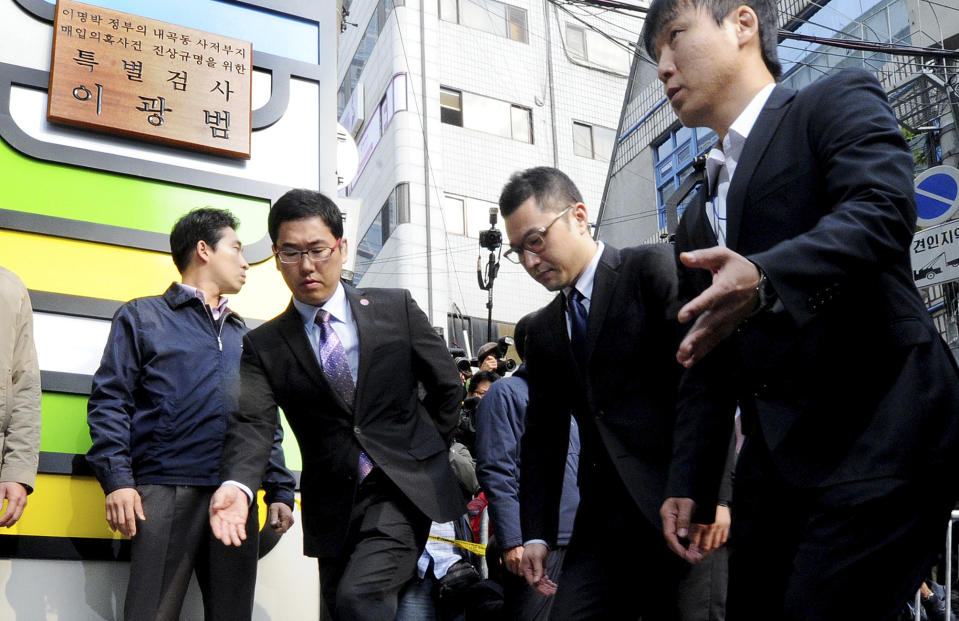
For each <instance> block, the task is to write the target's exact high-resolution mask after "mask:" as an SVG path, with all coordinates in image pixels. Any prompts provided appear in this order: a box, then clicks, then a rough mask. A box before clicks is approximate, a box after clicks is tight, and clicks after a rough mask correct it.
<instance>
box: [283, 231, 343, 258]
mask: <svg viewBox="0 0 959 621" xmlns="http://www.w3.org/2000/svg"><path fill="white" fill-rule="evenodd" d="M341 241H343V238H342V237H341V238H339V239H338V240H336V243H335V244H333V246H332V247H329V248H328V247H325V246H320V247H318V248H310V249H309V250H291V249H283V250H278V251H277V252H274V253H273V254H275V255H276V256H277V258H278V259H279V260H280V263H299V262H300V261H302V260H303V255H306V256H308V257H309V258H310V261H313V262H314V263H319V262H321V261H326V260H327V259H329V258H330V256H332V254H333V251H334V250H336V249H337V248H339V247H340V242H341Z"/></svg>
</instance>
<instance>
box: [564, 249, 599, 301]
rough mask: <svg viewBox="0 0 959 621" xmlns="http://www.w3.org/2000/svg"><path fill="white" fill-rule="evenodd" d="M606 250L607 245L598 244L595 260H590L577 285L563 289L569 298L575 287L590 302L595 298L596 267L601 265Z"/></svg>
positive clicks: (594, 255)
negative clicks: (600, 261)
mask: <svg viewBox="0 0 959 621" xmlns="http://www.w3.org/2000/svg"><path fill="white" fill-rule="evenodd" d="M604 248H606V244H604V243H603V242H597V243H596V252H595V253H594V254H593V258H592V259H590V261H589V264H588V265H587V266H586V269H585V270H583V273H582V274H580V275H579V278H577V279H576V283H575V284H574V285H572V286H570V287H563V293H564V294H566V296H567V297H568V296H569V294H570V292H571V291H572V289H573V287H575V288H576V290H577V291H579V293H580V295H582V296H583V298H585V299H587V300H589V299H591V298H592V297H593V278H595V276H596V267H597V266H598V265H599V260H600V258H601V257H602V256H603V249H604Z"/></svg>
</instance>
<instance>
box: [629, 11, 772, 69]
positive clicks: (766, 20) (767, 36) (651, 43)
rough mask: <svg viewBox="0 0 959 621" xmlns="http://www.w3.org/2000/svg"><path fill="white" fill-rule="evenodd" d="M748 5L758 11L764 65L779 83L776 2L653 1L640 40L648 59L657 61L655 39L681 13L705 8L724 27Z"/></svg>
mask: <svg viewBox="0 0 959 621" xmlns="http://www.w3.org/2000/svg"><path fill="white" fill-rule="evenodd" d="M743 5H746V6H748V7H749V8H751V9H752V10H753V11H755V12H756V17H758V18H759V43H760V48H761V49H762V54H763V62H764V63H766V68H767V69H769V73H771V74H772V75H773V77H774V78H776V79H777V80H778V79H779V76H780V75H782V72H783V67H782V65H781V64H780V63H779V53H778V52H777V51H776V45H777V43H778V37H779V10H778V9H777V7H776V1H775V0H653V2H652V3H651V4H650V5H649V11H648V12H647V13H646V20H645V22H644V23H643V31H642V33H640V35H639V36H640V39H641V40H642V42H643V47H644V48H645V49H646V53H647V54H649V57H650V58H652V59H654V60H655V59H656V57H657V54H656V39H658V38H659V35H660V32H661V31H662V29H663V28H665V27H666V26H667V25H668V24H669V23H670V22H671V21H673V20H674V19H676V16H677V15H679V13H680V11H682V10H683V9H685V8H687V7H691V8H696V9H704V10H706V11H708V12H709V13H711V14H712V16H713V19H715V20H716V23H717V24H722V23H723V20H724V19H726V16H727V15H729V13H730V12H731V11H732V10H733V9H735V8H736V7H739V6H743Z"/></svg>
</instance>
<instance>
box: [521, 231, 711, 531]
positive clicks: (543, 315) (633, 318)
mask: <svg viewBox="0 0 959 621" xmlns="http://www.w3.org/2000/svg"><path fill="white" fill-rule="evenodd" d="M675 300H676V270H675V263H674V258H673V253H672V249H671V248H670V247H669V246H668V245H659V246H642V247H638V248H627V249H624V250H617V249H615V248H612V247H610V246H607V247H606V248H605V250H604V252H603V255H602V257H601V259H600V261H599V264H598V266H597V269H596V276H595V279H594V283H593V294H592V298H591V300H590V310H589V320H588V326H587V345H586V350H587V353H586V360H580V361H577V360H575V359H574V357H573V353H572V350H571V348H570V341H569V336H568V332H567V329H566V317H565V309H564V304H565V298H564V296H563V295H557V296H556V298H555V299H554V300H553V301H552V302H551V303H550V304H549V305H547V306H545V307H544V308H542V309H541V310H540V311H538V312H537V313H536V314H535V315H534V317H533V318H532V319H531V320H530V323H529V327H528V330H527V340H526V365H527V368H528V373H529V391H530V399H529V407H528V409H527V414H526V431H525V433H524V434H523V438H522V443H521V451H522V452H521V463H522V466H521V468H520V479H521V483H520V503H521V509H520V513H521V521H522V525H523V536H524V538H525V539H527V540H528V539H544V540H546V541H548V542H555V537H556V529H557V516H558V507H559V501H560V494H561V492H562V484H563V474H564V467H565V464H566V452H567V447H568V439H569V420H570V418H569V417H570V413H572V414H573V415H575V416H576V420H577V423H578V424H579V430H580V440H581V452H580V459H579V482H580V487H581V498H582V499H583V500H582V501H583V502H585V501H587V499H588V498H589V497H590V493H595V488H596V487H598V486H601V485H602V482H601V481H598V480H597V479H595V478H592V476H593V474H595V473H596V472H597V471H598V472H599V474H600V475H603V474H608V473H609V472H608V470H609V467H610V466H611V467H612V468H614V472H615V473H616V474H614V475H613V476H616V475H618V476H619V477H620V478H621V480H622V481H623V483H624V484H625V487H626V489H627V490H629V494H630V496H631V497H632V500H633V501H634V502H635V503H636V505H637V506H638V507H639V509H640V510H641V511H642V513H643V515H644V516H645V517H646V518H647V519H648V520H649V522H650V524H653V525H655V526H656V527H657V528H658V527H659V524H660V521H659V507H660V505H661V504H662V502H663V490H664V487H665V484H666V474H667V469H668V465H669V461H670V455H671V452H672V429H673V422H674V420H675V406H676V391H677V385H678V381H679V377H680V374H681V373H682V367H681V366H680V365H679V364H678V363H677V362H676V359H675V352H676V345H677V340H676V337H677V330H678V327H677V324H676V319H675V318H676V311H677V309H676V307H675ZM580 369H582V370H580ZM726 439H727V440H728V436H727V438H726ZM725 452H726V446H725V445H724V446H723V448H722V453H723V455H725ZM722 469H723V468H722V466H720V467H719V468H717V469H716V478H715V481H716V486H715V487H714V488H713V491H714V494H715V492H716V490H717V489H718V483H719V477H720V476H721V474H722Z"/></svg>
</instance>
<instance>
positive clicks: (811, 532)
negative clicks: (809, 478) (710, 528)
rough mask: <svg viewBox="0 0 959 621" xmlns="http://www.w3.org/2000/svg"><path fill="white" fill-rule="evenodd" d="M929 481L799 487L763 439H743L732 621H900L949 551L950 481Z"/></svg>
mask: <svg viewBox="0 0 959 621" xmlns="http://www.w3.org/2000/svg"><path fill="white" fill-rule="evenodd" d="M928 478H929V480H930V481H929V483H920V482H918V481H907V480H892V479H877V480H871V481H861V482H855V483H845V484H842V485H834V486H831V487H827V488H820V489H800V488H796V487H794V486H792V485H790V484H788V483H787V482H786V481H784V480H783V478H782V477H781V476H780V475H779V474H778V472H777V471H776V469H775V467H774V466H773V464H772V463H771V461H770V457H769V455H768V451H767V449H766V448H765V446H764V442H763V441H762V438H761V436H759V435H758V434H755V436H754V437H751V438H749V439H747V441H746V445H745V446H744V447H743V451H742V453H741V454H740V458H739V464H738V466H737V470H736V487H735V490H734V492H733V504H732V509H733V511H732V528H731V531H730V541H729V546H730V552H731V553H730V565H729V596H728V600H727V613H726V618H727V619H728V620H729V621H743V620H750V619H782V620H784V621H799V620H802V621H813V620H815V621H830V620H833V619H835V620H836V621H840V620H841V621H847V620H848V619H864V620H868V621H885V620H887V619H894V618H896V616H897V614H898V613H899V611H900V610H901V609H902V606H903V604H904V603H905V602H906V601H909V600H911V599H912V597H913V596H914V595H915V593H916V589H917V588H919V583H920V581H921V576H922V575H923V574H924V573H925V572H926V571H927V570H928V568H929V567H930V566H931V565H932V563H933V561H934V559H935V557H936V555H937V554H938V553H939V552H940V551H941V550H942V548H943V543H944V538H945V532H946V524H947V522H948V517H949V512H950V510H951V508H952V506H951V504H952V503H951V502H950V501H948V500H947V499H948V496H949V495H948V494H947V493H944V490H945V489H947V487H948V486H949V485H952V482H951V481H948V480H944V479H938V478H937V477H936V476H934V475H933V474H930V476H929V477H928ZM937 488H938V489H937Z"/></svg>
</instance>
